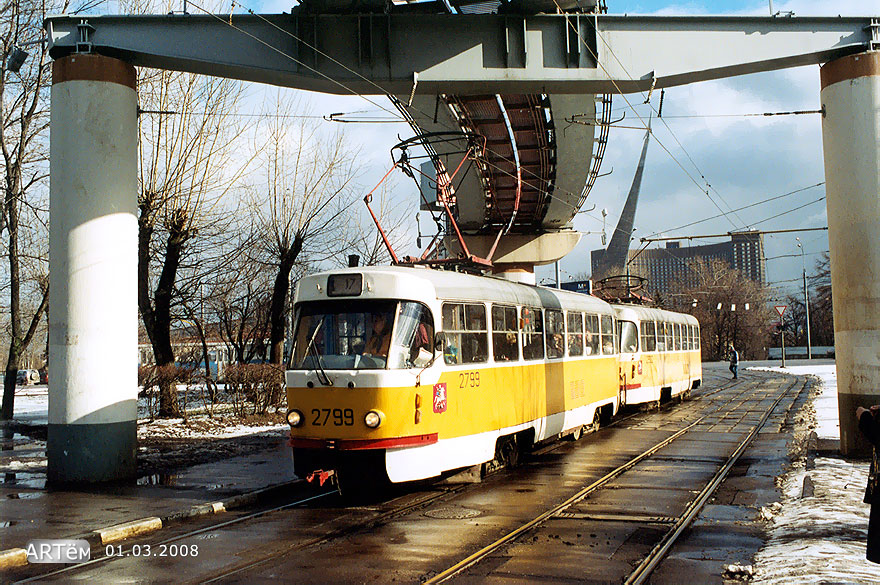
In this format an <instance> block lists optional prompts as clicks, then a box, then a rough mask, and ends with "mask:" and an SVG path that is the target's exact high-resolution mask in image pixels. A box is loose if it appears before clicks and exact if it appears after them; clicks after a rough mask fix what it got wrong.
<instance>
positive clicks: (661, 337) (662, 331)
mask: <svg viewBox="0 0 880 585" xmlns="http://www.w3.org/2000/svg"><path fill="white" fill-rule="evenodd" d="M656 325H657V351H666V327H665V325H666V324H665V323H663V322H662V321H657V323H656Z"/></svg>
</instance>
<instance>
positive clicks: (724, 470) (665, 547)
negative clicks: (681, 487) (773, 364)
mask: <svg viewBox="0 0 880 585" xmlns="http://www.w3.org/2000/svg"><path fill="white" fill-rule="evenodd" d="M796 386H797V382H795V383H793V384H792V385H791V386H789V387H788V388H786V389H785V391H783V392H782V393H781V394H780V395H779V396H778V397H777V398H776V400H775V401H774V402H773V405H772V406H770V408H768V409H767V411H766V412H764V416H762V417H761V420H760V421H758V423H757V424H756V425H755V426H754V427H753V428H752V430H751V432H749V434H748V435H747V436H746V438H745V439H743V441H742V442H741V443H740V444H739V446H738V447H737V448H736V450H735V451H734V452H733V453H732V454H731V455H730V457H728V459H727V462H726V463H725V464H724V465H723V466H722V467H721V469H719V470H718V472H717V473H716V474H715V476H714V477H713V478H712V481H710V482H709V483H708V484H707V485H706V487H704V488H703V490H702V491H701V492H700V493H699V494H698V495H697V497H696V498H694V500H693V501H692V502H691V504H690V505H689V506H688V507H687V508H686V509H685V512H684V514H682V515H681V517H680V518H679V519H678V521H677V522H676V523H675V524H674V525H673V526H672V528H670V529H669V531H668V532H667V533H666V535H664V537H663V538H662V539H661V540H660V542H659V543H657V545H656V546H655V547H654V548H653V549H652V550H651V552H650V553H648V556H647V557H646V558H645V559H644V560H643V561H642V562H641V563H640V564H639V566H638V567H636V568H635V570H634V571H633V572H632V573H630V576H629V577H628V578H627V579H626V581H624V584H625V585H640V584H641V583H644V582H645V581H646V580H647V579H648V577H650V575H651V573H652V572H653V571H654V569H655V568H656V567H657V565H658V564H659V563H660V562H661V561H662V560H663V559H664V558H665V557H666V554H667V553H668V552H669V549H670V548H672V545H673V544H675V542H676V540H678V538H679V537H680V536H681V534H682V533H683V532H684V531H685V530H686V529H687V528H688V527H689V526H690V525H691V523H692V522H693V521H694V519H696V517H697V515H698V514H699V513H700V511H701V510H702V509H703V506H705V505H706V502H707V501H708V500H709V498H710V497H711V496H712V494H714V493H715V491H716V490H717V489H718V487H719V486H720V485H721V483H722V482H723V481H724V480H725V479H727V475H728V473H730V470H731V469H733V466H734V465H736V462H737V461H738V460H739V458H740V456H741V455H742V454H743V453H744V452H745V450H746V449H748V448H749V446H750V445H751V443H752V441H753V440H754V439H755V437H756V436H757V435H758V432H759V431H760V430H761V429H762V428H763V427H764V425H765V424H766V423H767V420H768V419H769V418H770V415H772V414H773V412H774V411H775V410H776V407H777V406H779V403H780V402H781V401H782V399H783V398H784V397H785V396H786V395H787V394H788V393H789V391H791V389H792V388H794V387H796ZM805 387H806V382H804V383H803V384H802V385H801V390H803V389H804V388H805Z"/></svg>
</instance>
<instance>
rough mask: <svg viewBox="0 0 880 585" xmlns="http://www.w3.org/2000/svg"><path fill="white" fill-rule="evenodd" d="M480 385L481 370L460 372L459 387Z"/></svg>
mask: <svg viewBox="0 0 880 585" xmlns="http://www.w3.org/2000/svg"><path fill="white" fill-rule="evenodd" d="M479 385H480V372H459V374H458V387H459V388H476V387H478V386H479Z"/></svg>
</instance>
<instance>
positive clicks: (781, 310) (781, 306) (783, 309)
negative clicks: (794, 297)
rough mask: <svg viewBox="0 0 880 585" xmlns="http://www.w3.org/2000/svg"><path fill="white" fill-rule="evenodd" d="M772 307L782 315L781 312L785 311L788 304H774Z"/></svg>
mask: <svg viewBox="0 0 880 585" xmlns="http://www.w3.org/2000/svg"><path fill="white" fill-rule="evenodd" d="M773 308H774V309H776V312H777V313H779V316H780V317H782V315H783V313H785V310H786V309H787V308H788V305H776V306H775V307H773Z"/></svg>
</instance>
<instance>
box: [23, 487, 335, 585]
mask: <svg viewBox="0 0 880 585" xmlns="http://www.w3.org/2000/svg"><path fill="white" fill-rule="evenodd" d="M335 493H337V492H336V490H335V489H334V490H332V491H328V492H324V493H320V494H317V495H313V496H309V497H307V498H303V499H301V500H297V501H295V502H288V503H287V504H283V505H281V506H276V507H275V508H269V509H267V510H260V511H259V512H254V513H252V514H246V515H245V516H239V517H238V518H233V519H232V520H226V521H224V522H220V523H218V524H212V525H210V526H206V527H204V528H199V529H197V530H192V531H190V532H187V533H185V534H179V535H177V536H174V537H171V538H168V539H166V540H163V541H160V542H157V543H155V544H154V545H153V546H161V545H163V544H169V543H172V542H176V541H178V540H183V539H184V538H191V537H193V536H198V535H199V534H204V533H205V532H211V531H212V530H217V529H218V528H225V527H227V526H231V525H233V524H238V523H240V522H246V521H248V520H252V519H254V518H259V517H260V516H265V515H267V514H272V513H274V512H279V511H281V510H285V509H287V508H293V507H295V506H302V505H303V504H307V503H309V502H311V501H314V500H317V499H319V498H323V497H325V496H329V495H332V494H335ZM107 546H110V545H107ZM126 556H127V555H125V556H121V557H120V556H116V555H107V554H105V555H104V556H102V557H98V558H97V559H92V560H89V561H86V562H84V563H78V564H76V565H70V566H68V567H64V568H62V569H57V570H55V571H52V572H50V573H43V574H41V575H37V576H34V577H28V578H27V579H22V580H21V581H16V582H15V583H33V582H36V581H41V580H43V579H45V578H46V577H53V576H55V575H61V574H63V573H68V572H71V571H77V570H81V569H83V568H86V567H91V566H94V565H98V564H101V563H105V562H108V561H113V560H116V559H123V558H126Z"/></svg>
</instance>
